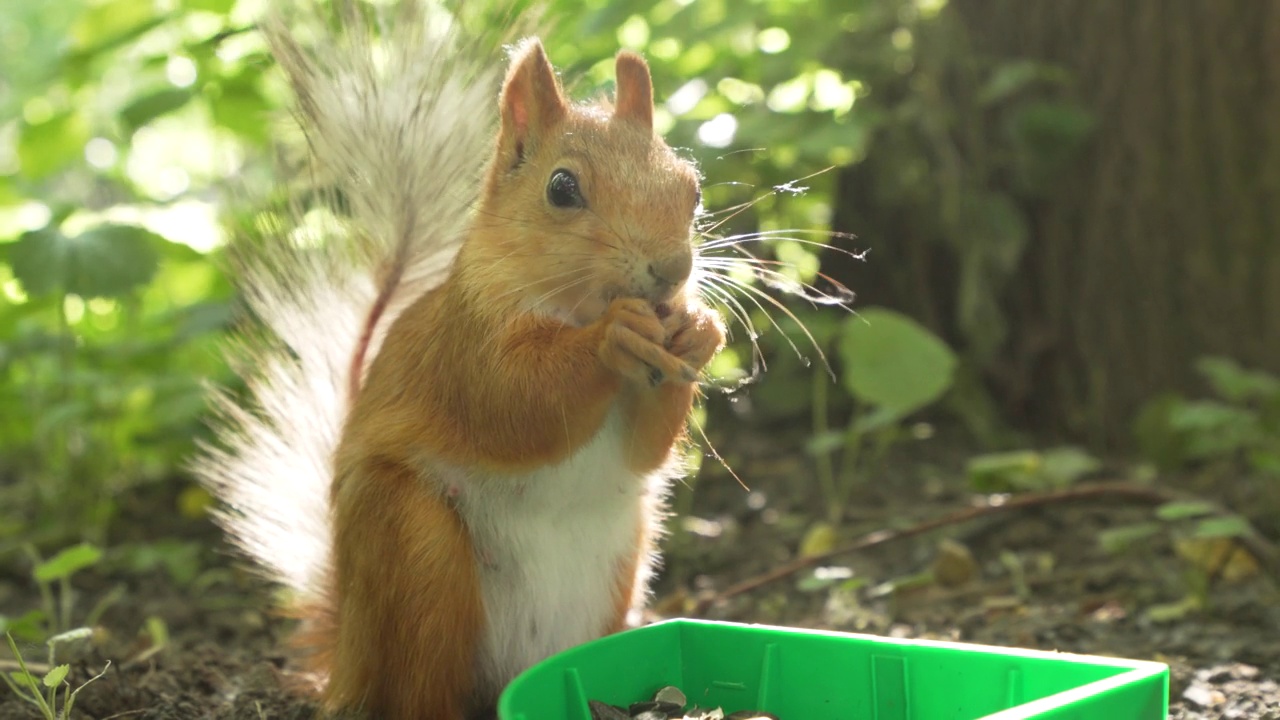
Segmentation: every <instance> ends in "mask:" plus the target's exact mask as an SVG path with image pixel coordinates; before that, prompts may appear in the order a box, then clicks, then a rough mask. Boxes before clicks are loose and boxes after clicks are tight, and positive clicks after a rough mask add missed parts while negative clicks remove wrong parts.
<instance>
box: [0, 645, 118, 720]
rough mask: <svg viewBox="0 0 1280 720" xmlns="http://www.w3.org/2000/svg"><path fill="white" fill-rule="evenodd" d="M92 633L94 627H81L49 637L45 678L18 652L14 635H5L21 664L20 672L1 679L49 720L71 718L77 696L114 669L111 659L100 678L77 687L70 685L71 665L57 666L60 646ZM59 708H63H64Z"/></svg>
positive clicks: (96, 677)
mask: <svg viewBox="0 0 1280 720" xmlns="http://www.w3.org/2000/svg"><path fill="white" fill-rule="evenodd" d="M92 634H93V630H91V629H90V628H78V629H76V630H71V631H68V632H65V633H62V634H60V635H55V636H54V637H51V638H49V641H48V642H47V643H46V645H47V646H48V648H49V662H48V667H49V669H48V670H47V671H46V672H45V673H44V675H42V676H36V675H35V674H34V673H33V672H32V671H31V669H30V668H29V667H27V662H26V660H25V659H23V657H22V653H21V652H19V651H18V643H16V642H14V640H13V635H11V634H9V633H5V638H6V639H7V640H8V641H9V650H10V651H12V652H13V657H14V659H15V660H16V661H17V663H18V670H17V671H15V672H10V673H0V678H2V679H3V680H4V682H5V684H6V685H8V686H9V689H10V690H12V691H13V694H14V695H15V696H17V697H19V698H21V699H22V700H24V701H26V702H28V703H30V704H32V705H34V706H35V707H36V708H38V709H39V710H40V714H41V716H43V717H44V718H45V720H61V719H63V718H69V717H71V710H72V708H74V707H75V703H76V696H77V695H78V694H79V693H80V691H81V690H83V689H85V687H86V686H88V684H89V683H91V682H93V681H94V680H97V679H98V678H100V677H102V676H103V675H105V674H106V673H107V668H109V667H111V661H110V660H108V661H107V664H106V665H105V666H104V667H103V668H102V671H101V672H99V673H98V674H97V675H94V676H93V677H91V678H89V679H88V680H85V681H84V682H83V683H81V684H80V685H79V686H78V687H75V688H73V687H72V686H71V683H69V682H67V675H68V674H69V673H70V672H71V666H70V665H65V664H64V665H58V664H56V659H57V657H56V656H57V647H58V646H59V645H63V644H67V643H73V642H78V641H81V640H84V639H87V638H88V637H90V636H91V635H92ZM59 690H62V696H61V701H59V696H58V691H59ZM59 705H61V708H60V709H59Z"/></svg>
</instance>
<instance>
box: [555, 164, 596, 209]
mask: <svg viewBox="0 0 1280 720" xmlns="http://www.w3.org/2000/svg"><path fill="white" fill-rule="evenodd" d="M547 202H549V203H551V204H552V205H555V206H556V207H558V208H580V207H585V206H586V204H587V201H586V200H583V199H582V189H581V188H579V187H578V178H576V177H574V176H573V173H571V172H569V171H568V170H565V169H564V168H560V169H558V170H556V171H555V172H553V173H551V179H550V180H548V181H547Z"/></svg>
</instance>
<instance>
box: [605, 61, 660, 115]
mask: <svg viewBox="0 0 1280 720" xmlns="http://www.w3.org/2000/svg"><path fill="white" fill-rule="evenodd" d="M614 72H615V74H616V75H617V84H618V97H617V100H616V105H617V107H616V109H615V110H614V111H613V116H614V117H616V118H626V119H628V120H630V121H632V122H636V123H639V124H640V126H641V127H643V128H644V129H646V130H652V129H653V81H652V80H650V79H649V65H648V63H646V62H645V61H644V58H642V57H640V56H639V55H637V54H635V53H633V52H631V51H630V50H623V51H622V52H620V53H618V57H617V59H616V60H615V61H614Z"/></svg>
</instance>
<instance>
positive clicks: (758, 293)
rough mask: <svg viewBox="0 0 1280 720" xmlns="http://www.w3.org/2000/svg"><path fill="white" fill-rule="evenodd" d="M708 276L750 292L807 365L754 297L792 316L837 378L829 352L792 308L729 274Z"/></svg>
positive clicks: (800, 356) (799, 353)
mask: <svg viewBox="0 0 1280 720" xmlns="http://www.w3.org/2000/svg"><path fill="white" fill-rule="evenodd" d="M708 277H718V278H719V279H720V280H722V281H724V282H726V283H728V284H730V285H732V286H734V287H736V288H738V289H739V290H742V291H743V292H746V293H749V297H748V299H751V300H752V302H755V303H756V305H757V306H758V307H759V308H760V311H761V312H763V313H765V316H766V317H768V318H769V321H770V322H771V323H773V326H774V328H776V329H777V330H778V332H780V333H782V336H783V337H785V338H787V343H788V344H789V345H791V349H792V350H794V351H795V353H796V356H797V357H799V358H800V361H801V362H802V363H804V364H806V365H807V364H808V362H809V361H808V358H806V357H805V356H804V355H803V354H801V352H800V348H798V347H797V346H796V344H795V341H793V340H792V339H791V338H790V336H788V335H787V334H786V333H785V332H782V328H781V327H779V325H778V323H777V321H776V320H774V319H773V316H771V315H769V313H768V311H766V310H765V309H764V306H763V305H760V303H759V301H757V300H755V299H754V298H760V299H761V300H764V301H765V302H767V303H769V304H770V305H772V306H774V307H775V308H777V309H778V310H780V311H781V312H782V314H784V315H786V316H787V317H788V318H790V319H791V320H792V321H793V322H794V323H795V324H796V325H797V326H798V327H799V328H800V331H801V332H803V333H804V335H805V337H806V338H808V340H809V343H810V344H811V345H812V346H813V349H814V350H815V351H816V352H817V353H818V357H819V358H820V359H821V360H822V364H823V366H824V367H825V368H826V369H827V374H828V375H830V376H831V379H832V380H833V381H834V380H835V379H836V374H835V370H833V369H832V368H831V363H829V362H827V354H826V353H825V352H823V350H822V346H821V345H819V344H818V341H817V339H816V338H814V337H813V333H811V332H809V328H808V326H806V325H805V324H804V323H803V322H801V321H800V318H798V317H796V314H795V313H793V312H792V311H791V309H790V308H788V307H787V306H786V305H784V304H782V302H781V301H779V300H777V299H776V298H774V297H773V296H772V295H770V294H769V293H766V292H764V291H763V290H760V289H759V288H755V287H752V286H751V285H750V284H748V283H744V282H742V281H741V280H738V279H737V278H733V277H730V276H728V275H718V276H716V275H708Z"/></svg>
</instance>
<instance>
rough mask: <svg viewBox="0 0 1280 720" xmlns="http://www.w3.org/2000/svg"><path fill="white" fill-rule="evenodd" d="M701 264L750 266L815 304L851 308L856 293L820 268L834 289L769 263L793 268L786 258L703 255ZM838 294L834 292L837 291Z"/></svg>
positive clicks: (758, 274) (723, 267)
mask: <svg viewBox="0 0 1280 720" xmlns="http://www.w3.org/2000/svg"><path fill="white" fill-rule="evenodd" d="M699 260H700V264H701V265H703V266H704V267H709V268H715V269H719V270H735V269H738V268H740V267H743V266H746V267H747V269H748V271H749V272H751V273H752V274H753V275H755V276H756V277H757V278H759V279H760V280H761V281H762V282H764V283H765V284H766V285H768V286H769V287H771V288H774V289H776V290H781V291H783V292H786V293H787V294H790V295H795V296H796V297H799V298H800V299H802V300H806V301H808V302H809V303H810V304H813V305H815V306H816V305H836V306H839V307H844V308H845V309H849V308H848V307H847V305H848V303H850V302H853V299H854V292H853V291H852V290H850V289H849V288H848V287H846V286H845V285H844V284H843V283H841V282H840V281H839V280H836V279H835V278H833V277H831V276H830V275H827V274H826V273H823V272H821V271H818V272H817V273H815V274H816V275H817V276H818V277H819V278H822V279H823V280H825V281H826V282H827V283H828V284H830V285H831V287H832V292H827V291H825V290H822V289H820V288H818V287H817V286H815V285H812V284H810V283H807V282H805V281H803V280H797V279H796V278H793V277H790V276H789V275H786V274H784V273H781V272H778V271H777V270H774V269H772V268H770V267H764V266H767V265H774V266H778V267H792V265H791V263H788V262H784V261H782V260H769V259H765V258H754V257H753V258H700V259H699ZM833 293H834V294H833Z"/></svg>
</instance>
